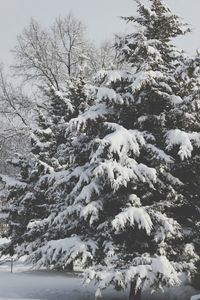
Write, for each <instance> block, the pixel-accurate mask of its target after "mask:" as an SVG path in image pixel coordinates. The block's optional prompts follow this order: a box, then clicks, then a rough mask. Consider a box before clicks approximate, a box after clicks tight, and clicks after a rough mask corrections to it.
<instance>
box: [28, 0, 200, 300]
mask: <svg viewBox="0 0 200 300" xmlns="http://www.w3.org/2000/svg"><path fill="white" fill-rule="evenodd" d="M137 4H138V12H139V16H137V17H129V18H125V20H127V21H129V22H133V23H134V24H135V23H136V24H137V25H138V31H136V32H134V33H133V34H129V35H127V36H125V37H124V38H122V39H120V40H119V43H118V47H119V49H120V52H121V58H120V59H122V60H123V61H124V62H125V63H126V64H129V68H128V70H109V71H100V72H99V73H98V74H97V76H96V86H91V87H89V88H88V89H87V94H88V103H90V105H89V106H88V107H86V108H85V110H84V112H83V113H82V114H80V115H79V116H78V117H76V118H73V119H72V120H70V121H69V127H68V134H70V132H71V133H72V134H73V135H74V137H73V139H72V145H73V150H72V155H71V156H72V158H73V165H71V168H70V169H68V170H67V172H65V173H62V172H58V173H57V174H56V176H57V177H56V178H54V179H55V180H54V182H53V184H52V188H51V190H50V191H49V192H50V193H53V194H54V195H55V193H56V192H57V197H58V199H59V200H58V203H57V205H55V206H54V209H53V210H52V212H51V214H50V215H49V216H48V218H46V219H44V220H38V221H36V220H35V221H34V222H32V223H30V224H29V226H28V228H29V234H31V232H32V230H33V231H37V230H38V228H45V229H46V231H45V232H44V230H43V231H41V232H40V233H41V234H42V235H41V236H40V242H39V244H38V243H37V240H36V241H33V242H32V244H31V246H30V245H29V246H30V247H29V250H30V253H31V257H32V259H33V261H34V262H36V263H37V266H38V267H40V266H42V265H43V266H49V265H50V266H56V267H59V266H60V267H64V266H65V265H67V264H69V263H70V262H72V261H74V262H78V263H79V264H82V265H83V267H84V268H86V267H90V268H89V269H88V272H87V275H86V282H90V280H97V281H98V282H99V286H98V289H97V293H96V297H99V296H100V295H101V290H102V289H104V288H106V287H107V286H109V285H114V287H115V288H118V289H120V288H126V287H127V286H128V285H131V292H130V299H131V300H132V299H139V298H140V294H141V290H142V289H144V288H146V287H149V286H150V287H151V288H152V289H153V288H161V287H163V286H166V285H171V286H173V285H176V284H178V283H179V277H178V273H179V272H183V271H190V272H192V271H193V270H194V269H195V266H194V262H195V260H196V259H197V256H196V254H195V252H194V246H193V244H192V243H189V242H190V240H189V239H188V236H187V235H185V234H184V232H183V230H182V228H181V225H182V223H181V220H180V215H181V211H182V207H183V205H184V203H188V202H187V201H188V199H187V195H186V193H185V192H184V191H183V190H184V188H185V187H184V188H183V186H184V183H185V182H182V181H181V180H180V176H179V175H178V174H177V173H175V172H174V167H176V168H177V165H178V166H179V165H180V162H182V161H185V160H187V159H188V158H190V157H192V156H193V154H194V152H193V148H195V149H197V148H198V147H199V134H198V132H196V131H193V130H192V131H190V130H191V129H187V128H185V127H183V126H182V125H181V123H180V120H179V119H178V117H177V116H178V112H179V108H180V110H181V111H183V107H184V109H185V115H187V112H188V111H189V110H190V104H191V101H189V102H190V103H188V102H187V101H185V99H184V95H185V94H184V95H181V90H180V77H179V76H178V75H177V76H176V70H177V68H178V67H179V66H180V65H181V63H182V61H183V60H184V54H183V53H182V51H179V50H178V49H177V48H176V47H175V46H174V45H173V44H172V43H171V39H172V38H174V37H176V36H178V35H181V34H185V33H186V32H187V31H189V29H188V27H187V25H186V24H184V23H183V22H182V21H181V20H180V19H179V18H178V17H177V16H175V15H173V14H172V13H171V11H170V9H169V8H168V7H167V6H166V5H165V4H164V3H163V2H162V1H160V0H152V1H149V6H145V5H143V4H142V3H141V2H140V1H139V0H138V1H137ZM183 101H184V103H185V104H184V105H183ZM178 221H179V222H178ZM180 224H181V225H180ZM70 232H71V235H69V233H70ZM41 241H43V242H42V243H41ZM39 246H40V247H39ZM27 251H28V248H27Z"/></svg>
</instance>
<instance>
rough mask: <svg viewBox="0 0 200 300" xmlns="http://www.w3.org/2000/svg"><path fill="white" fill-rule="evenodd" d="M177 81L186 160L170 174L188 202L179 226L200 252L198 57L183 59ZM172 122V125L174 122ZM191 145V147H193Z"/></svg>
mask: <svg viewBox="0 0 200 300" xmlns="http://www.w3.org/2000/svg"><path fill="white" fill-rule="evenodd" d="M176 78H177V80H178V81H179V86H180V90H179V93H180V96H181V98H182V100H183V101H182V102H181V103H180V105H179V110H178V111H177V112H176V113H175V114H174V116H173V119H174V120H176V123H177V124H178V127H179V129H181V131H182V134H183V132H184V133H185V140H187V141H188V146H187V148H188V156H187V159H186V160H182V161H181V162H179V163H177V164H175V166H174V168H173V173H174V174H175V176H178V177H179V178H180V180H181V181H182V182H183V183H184V185H183V191H182V192H183V193H184V195H185V198H186V199H187V201H185V202H184V204H183V206H182V209H181V210H180V211H179V219H180V221H179V222H182V224H183V225H182V226H184V227H185V228H187V234H188V239H190V240H191V242H193V243H194V244H195V248H196V251H197V253H198V255H200V252H199V244H200V240H199V217H200V216H199V211H200V210H199V196H200V171H199V170H200V157H199V142H200V118H199V116H200V101H199V96H200V80H199V78H200V55H199V51H197V55H196V56H194V57H186V58H185V59H184V60H183V62H182V64H181V65H180V66H179V68H178V69H177V72H176ZM174 120H173V122H174ZM192 142H193V143H192ZM199 266H200V262H199V261H198V263H197V267H198V274H197V275H196V276H195V277H194V280H193V281H194V284H195V286H196V287H197V288H199V274H200V269H199Z"/></svg>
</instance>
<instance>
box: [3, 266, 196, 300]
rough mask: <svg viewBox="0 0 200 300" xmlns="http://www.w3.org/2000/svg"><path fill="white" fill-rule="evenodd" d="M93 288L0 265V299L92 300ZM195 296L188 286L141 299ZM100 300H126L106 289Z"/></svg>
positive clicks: (174, 299)
mask: <svg viewBox="0 0 200 300" xmlns="http://www.w3.org/2000/svg"><path fill="white" fill-rule="evenodd" d="M95 289H96V287H95V286H93V285H89V286H87V287H83V286H82V284H81V278H78V276H73V275H72V274H71V275H66V274H63V273H61V272H54V271H45V270H41V271H32V270H30V267H29V266H26V265H24V264H23V263H19V262H18V263H14V273H10V264H9V263H7V264H4V265H0V300H9V299H12V300H13V299H20V300H30V299H37V300H41V299H42V300H44V299H45V300H94V294H95ZM195 294H199V291H196V290H194V289H193V288H191V287H190V286H184V287H181V288H178V289H168V290H167V291H166V293H165V294H162V293H158V294H152V295H150V294H148V295H147V294H144V296H143V300H146V299H148V300H189V299H190V297H191V296H192V295H195ZM103 299H104V300H126V299H128V291H126V292H116V291H113V290H112V289H109V290H107V291H105V292H104V294H103Z"/></svg>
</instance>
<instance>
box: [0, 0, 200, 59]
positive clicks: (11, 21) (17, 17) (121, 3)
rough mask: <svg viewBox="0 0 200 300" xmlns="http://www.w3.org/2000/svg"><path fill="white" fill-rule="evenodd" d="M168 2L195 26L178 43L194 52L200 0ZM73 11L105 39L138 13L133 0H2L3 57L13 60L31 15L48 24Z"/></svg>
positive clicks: (198, 43)
mask: <svg viewBox="0 0 200 300" xmlns="http://www.w3.org/2000/svg"><path fill="white" fill-rule="evenodd" d="M166 3H167V4H168V5H169V6H170V7H171V9H172V10H173V12H175V13H177V14H178V15H180V16H181V17H183V18H184V19H185V20H186V21H187V22H188V23H189V24H190V25H191V26H192V29H193V33H192V34H189V35H188V36H187V37H185V38H182V39H181V40H180V41H178V45H179V46H181V47H183V48H184V49H185V50H187V51H189V52H194V51H195V49H197V48H200V0H166ZM69 12H72V13H73V14H74V16H75V17H77V18H79V19H81V20H82V21H83V22H84V23H85V25H86V26H87V31H88V36H89V37H90V38H91V39H93V40H94V41H96V42H97V43H101V42H102V41H104V40H105V39H109V37H111V36H112V34H114V33H117V32H124V31H126V25H125V24H124V22H123V21H121V20H120V18H118V17H119V16H121V15H122V16H127V15H134V14H135V3H134V1H133V0H0V41H1V42H0V61H1V62H4V63H5V64H10V63H11V62H12V54H11V53H10V49H12V48H13V46H14V45H15V43H16V36H17V35H18V34H20V32H21V31H22V29H23V28H24V27H25V26H27V25H28V23H29V20H30V18H31V17H33V18H35V19H36V20H38V21H39V22H40V23H41V24H42V25H45V26H48V25H51V24H52V22H53V20H54V19H55V18H56V17H58V16H66V15H67V14H68V13H69Z"/></svg>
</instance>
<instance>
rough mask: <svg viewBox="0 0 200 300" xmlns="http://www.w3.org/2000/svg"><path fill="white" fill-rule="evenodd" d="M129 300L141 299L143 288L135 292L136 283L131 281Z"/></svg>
mask: <svg viewBox="0 0 200 300" xmlns="http://www.w3.org/2000/svg"><path fill="white" fill-rule="evenodd" d="M129 300H141V289H139V290H137V292H135V283H134V282H131V287H130V294H129Z"/></svg>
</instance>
